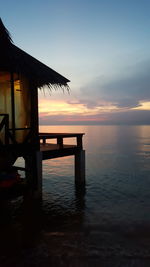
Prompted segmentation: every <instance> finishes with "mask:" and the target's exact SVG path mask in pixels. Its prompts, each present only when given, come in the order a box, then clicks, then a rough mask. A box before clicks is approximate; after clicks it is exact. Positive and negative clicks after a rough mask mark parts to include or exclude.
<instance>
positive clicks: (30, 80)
mask: <svg viewBox="0 0 150 267" xmlns="http://www.w3.org/2000/svg"><path fill="white" fill-rule="evenodd" d="M0 59H1V60H0V172H2V171H4V170H7V169H9V168H11V166H12V165H13V164H14V162H15V161H16V159H17V158H18V157H19V156H22V157H24V158H25V160H26V165H28V167H29V166H30V165H32V166H33V163H34V165H36V166H38V165H39V164H38V162H37V160H36V161H35V160H33V159H35V157H36V156H35V155H37V154H36V153H35V152H38V151H40V138H39V130H38V129H39V122H38V88H42V87H44V86H47V87H49V88H50V89H53V88H55V89H56V88H62V87H63V88H67V89H68V82H69V80H68V79H66V78H65V77H63V76H62V75H61V74H59V73H57V72H56V71H54V70H53V69H51V68H49V67H48V66H46V65H45V64H43V63H41V62H40V61H38V60H37V59H35V58H34V57H32V56H30V55H29V54H27V53H26V52H24V51H23V50H21V49H20V48H18V47H17V46H15V45H14V43H13V41H12V39H11V36H10V34H9V32H8V30H7V29H6V28H5V26H4V24H3V22H2V20H1V19H0ZM57 137H58V136H57ZM78 137H79V136H78ZM41 138H44V135H42V137H41ZM49 138H50V136H49ZM43 140H45V139H43ZM60 140H61V139H60V136H59V137H58V142H59V141H60ZM29 159H30V160H29ZM31 169H34V168H33V167H32V168H31ZM37 172H39V170H37ZM34 176H36V175H35V170H34Z"/></svg>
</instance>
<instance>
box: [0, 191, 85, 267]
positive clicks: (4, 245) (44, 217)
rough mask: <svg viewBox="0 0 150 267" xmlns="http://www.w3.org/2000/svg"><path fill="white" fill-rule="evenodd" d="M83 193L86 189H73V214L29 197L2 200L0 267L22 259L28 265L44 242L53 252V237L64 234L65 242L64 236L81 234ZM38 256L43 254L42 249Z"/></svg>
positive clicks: (0, 209) (0, 206)
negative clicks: (66, 234)
mask: <svg viewBox="0 0 150 267" xmlns="http://www.w3.org/2000/svg"><path fill="white" fill-rule="evenodd" d="M85 193H86V190H85V187H84V188H83V187H82V188H81V187H79V186H75V191H74V210H73V211H72V210H69V209H68V210H67V209H66V210H65V208H63V210H62V211H61V212H60V210H59V209H58V210H57V203H55V208H54V207H52V208H51V205H48V206H45V203H44V200H42V199H40V200H35V199H34V198H33V197H32V196H31V195H30V194H28V195H25V196H24V197H19V198H16V199H14V200H9V201H8V200H1V201H0V211H1V216H0V217H1V219H0V251H1V253H0V266H1V265H2V266H10V265H11V264H17V263H18V262H20V261H23V260H24V261H29V264H30V263H31V262H30V260H31V258H32V260H31V261H33V258H34V257H35V255H34V256H33V254H36V252H35V250H37V248H39V247H41V246H42V244H43V243H45V240H46V243H47V246H48V247H49V248H52V247H53V250H55V247H54V246H55V245H56V246H57V245H58V244H57V242H56V243H55V242H54V240H53V238H52V237H54V239H55V241H56V240H57V237H59V236H60V235H61V236H62V235H63V241H65V233H68V232H69V233H70V232H72V233H73V232H77V231H80V230H81V229H80V228H82V224H83V219H84V208H85ZM49 204H50V203H49ZM50 250H51V249H50ZM33 251H34V253H33ZM38 253H39V251H38ZM40 253H41V255H42V254H43V253H44V252H43V248H41V249H40ZM41 257H43V255H42V256H41ZM25 258H26V259H25ZM9 264H10V265H9ZM18 264H19V263H18ZM16 266H18V265H16ZM19 266H22V265H19ZM23 266H24V265H23Z"/></svg>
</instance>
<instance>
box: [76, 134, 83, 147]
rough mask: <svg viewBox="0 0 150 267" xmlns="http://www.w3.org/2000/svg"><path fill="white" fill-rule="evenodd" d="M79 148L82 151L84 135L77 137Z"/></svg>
mask: <svg viewBox="0 0 150 267" xmlns="http://www.w3.org/2000/svg"><path fill="white" fill-rule="evenodd" d="M77 146H78V147H80V148H81V149H82V135H78V136H77Z"/></svg>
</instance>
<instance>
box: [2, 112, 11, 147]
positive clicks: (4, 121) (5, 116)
mask: <svg viewBox="0 0 150 267" xmlns="http://www.w3.org/2000/svg"><path fill="white" fill-rule="evenodd" d="M0 117H3V118H2V120H1V122H0V132H1V131H2V130H3V128H4V131H5V132H4V144H9V115H8V114H0ZM0 144H3V142H2V140H1V139H0Z"/></svg>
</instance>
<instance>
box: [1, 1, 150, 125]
mask: <svg viewBox="0 0 150 267" xmlns="http://www.w3.org/2000/svg"><path fill="white" fill-rule="evenodd" d="M0 16H1V18H2V20H3V22H4V24H5V26H6V27H7V28H8V29H9V31H10V32H11V35H12V38H13V41H14V43H15V44H16V45H17V46H19V47H20V48H22V49H23V50H25V51H26V52H27V53H29V54H31V55H32V56H34V57H36V58H37V59H39V60H40V61H42V62H43V63H45V64H47V65H48V66H50V67H51V68H53V69H55V70H56V71H57V72H59V73H61V74H62V75H64V76H65V77H66V78H68V79H69V80H71V82H70V83H69V86H70V93H68V92H67V91H66V92H64V93H63V92H62V91H57V92H55V91H53V92H51V93H49V92H48V90H47V89H45V93H43V92H42V91H41V92H40V93H39V110H40V123H41V124H97V123H101V124H124V123H127V124H149V123H150V1H149V0H125V1H124V0H88V1H85V0H42V1H41V0H30V1H28V0H26V1H19V0H13V1H12V0H5V1H1V3H0Z"/></svg>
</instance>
